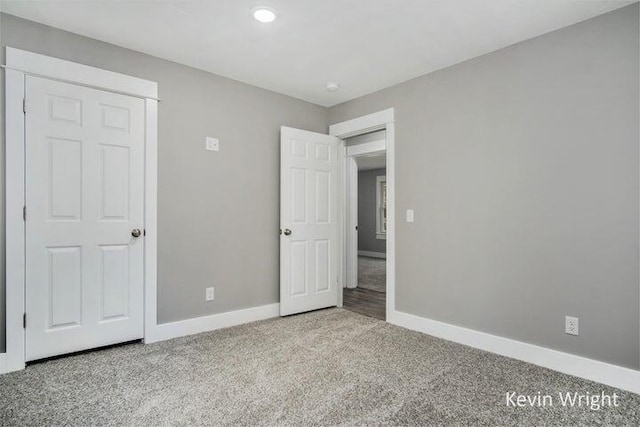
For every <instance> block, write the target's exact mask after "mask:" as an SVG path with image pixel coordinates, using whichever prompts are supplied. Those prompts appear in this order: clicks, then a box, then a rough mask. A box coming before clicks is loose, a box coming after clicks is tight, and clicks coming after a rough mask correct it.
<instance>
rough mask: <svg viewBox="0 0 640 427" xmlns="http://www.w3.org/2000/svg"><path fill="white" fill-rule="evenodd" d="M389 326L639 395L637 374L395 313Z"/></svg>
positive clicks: (470, 330)
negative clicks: (399, 327)
mask: <svg viewBox="0 0 640 427" xmlns="http://www.w3.org/2000/svg"><path fill="white" fill-rule="evenodd" d="M388 322H389V323H392V324H394V325H397V326H401V327H403V328H406V329H411V330H414V331H418V332H423V333H425V334H429V335H433V336H434V337H438V338H443V339H445V340H449V341H453V342H457V343H459V344H464V345H468V346H469V347H474V348H478V349H480V350H485V351H489V352H491V353H496V354H499V355H502V356H506V357H511V358H513V359H518V360H522V361H524V362H528V363H532V364H534V365H539V366H543V367H545V368H549V369H552V370H554V371H559V372H562V373H565V374H569V375H574V376H576V377H580V378H585V379H588V380H591V381H596V382H599V383H602V384H606V385H609V386H612V387H617V388H621V389H623V390H627V391H631V392H633V393H637V394H640V371H636V370H633V369H629V368H623V367H621V366H616V365H611V364H609V363H605V362H599V361H597V360H592V359H587V358H586V357H582V356H576V355H573V354H569V353H563V352H561V351H557V350H551V349H549V348H546V347H540V346H537V345H533V344H527V343H524V342H521V341H516V340H512V339H509V338H503V337H499V336H496V335H491V334H487V333H484V332H478V331H474V330H472V329H467V328H462V327H460V326H454V325H450V324H448V323H443V322H438V321H436V320H431V319H427V318H424V317H419V316H414V315H412V314H407V313H402V312H399V311H395V312H393V313H392V314H391V316H390V318H389V319H388Z"/></svg>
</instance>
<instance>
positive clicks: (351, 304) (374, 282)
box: [343, 130, 387, 320]
mask: <svg viewBox="0 0 640 427" xmlns="http://www.w3.org/2000/svg"><path fill="white" fill-rule="evenodd" d="M345 149H346V177H347V179H346V185H347V233H346V234H347V236H346V237H347V242H346V246H347V257H346V267H347V268H346V270H347V280H346V282H345V286H344V288H343V307H344V308H345V309H347V310H351V311H354V312H357V313H360V314H363V315H366V316H369V317H375V318H378V319H381V320H386V313H385V312H386V292H387V283H386V282H387V280H386V273H387V170H386V167H387V153H386V132H385V130H380V131H376V132H372V133H368V134H364V135H359V136H356V137H353V138H348V139H346V140H345Z"/></svg>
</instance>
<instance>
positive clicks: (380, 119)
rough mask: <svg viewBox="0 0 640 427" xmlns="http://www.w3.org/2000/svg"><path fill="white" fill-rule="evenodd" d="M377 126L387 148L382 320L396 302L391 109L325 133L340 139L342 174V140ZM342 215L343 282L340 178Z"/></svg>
mask: <svg viewBox="0 0 640 427" xmlns="http://www.w3.org/2000/svg"><path fill="white" fill-rule="evenodd" d="M378 130H385V131H386V152H387V306H386V320H387V322H390V323H392V322H393V319H394V314H395V306H396V294H395V289H396V280H395V277H396V223H395V221H396V219H395V218H396V211H395V207H396V191H395V182H396V179H395V174H396V170H395V120H394V109H393V108H389V109H386V110H383V111H378V112H376V113H372V114H368V115H366V116H362V117H358V118H355V119H352V120H347V121H345V122H341V123H336V124H333V125H331V126H329V135H333V136H337V137H338V138H340V139H342V140H343V143H342V157H343V159H344V161H343V162H342V174H341V175H342V176H343V177H346V176H347V175H346V173H347V160H348V159H349V157H348V156H347V150H346V147H345V144H344V140H345V139H347V138H351V137H354V136H358V135H363V134H365V133H370V132H374V131H378ZM341 187H342V201H343V203H342V205H343V206H342V209H341V210H342V212H343V213H342V215H343V218H344V219H345V220H344V221H343V223H344V224H343V226H342V229H341V240H342V256H341V257H340V259H341V264H342V268H341V270H342V280H343V284H344V283H346V279H347V278H346V274H347V273H346V254H347V248H346V240H347V239H346V227H347V224H346V222H347V221H348V216H347V210H346V209H347V203H348V199H347V185H346V182H344V181H343V182H342V184H341ZM338 307H342V292H338Z"/></svg>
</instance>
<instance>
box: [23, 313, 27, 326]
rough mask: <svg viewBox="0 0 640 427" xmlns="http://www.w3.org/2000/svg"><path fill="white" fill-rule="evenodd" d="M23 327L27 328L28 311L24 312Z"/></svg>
mask: <svg viewBox="0 0 640 427" xmlns="http://www.w3.org/2000/svg"><path fill="white" fill-rule="evenodd" d="M22 327H23V328H24V329H27V313H23V314H22Z"/></svg>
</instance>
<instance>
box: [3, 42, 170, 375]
mask: <svg viewBox="0 0 640 427" xmlns="http://www.w3.org/2000/svg"><path fill="white" fill-rule="evenodd" d="M6 60H7V63H6V66H5V107H6V110H5V117H6V127H5V141H6V157H5V177H6V182H5V188H6V190H5V191H6V206H5V210H6V212H5V215H6V225H5V233H6V234H5V236H6V263H7V267H6V337H7V338H6V353H5V354H4V356H3V357H2V359H4V366H3V364H1V363H0V373H3V372H10V371H16V370H20V369H24V367H25V332H24V328H23V314H24V311H25V298H24V294H25V227H24V218H23V208H24V205H25V184H24V180H25V167H24V165H25V156H24V144H25V134H24V128H25V115H24V112H23V108H24V105H23V101H24V95H25V76H26V75H35V76H39V77H44V78H49V79H53V80H58V81H64V82H66V83H71V84H76V85H80V86H87V87H91V88H94V89H100V90H106V91H110V92H115V93H119V94H126V95H129V96H135V97H138V98H143V99H145V109H146V112H145V117H146V120H145V214H144V216H145V217H144V220H145V231H146V237H145V258H144V277H145V278H144V293H145V294H144V300H145V309H144V310H145V322H144V335H145V337H148V336H152V335H153V332H154V330H155V329H156V328H157V315H156V313H157V308H156V300H157V292H156V290H157V282H156V280H157V256H156V254H157V236H156V231H157V172H158V161H157V159H158V149H157V145H158V130H157V126H158V117H157V111H158V105H157V104H158V84H157V83H155V82H152V81H148V80H143V79H140V78H138V77H132V76H127V75H124V74H119V73H114V72H111V71H106V70H101V69H99V68H95V67H89V66H87V65H82V64H76V63H73V62H69V61H64V60H61V59H57V58H52V57H49V56H45V55H40V54H36V53H32V52H27V51H23V50H20V49H14V48H11V47H7V48H6ZM27 108H28V106H27Z"/></svg>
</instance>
